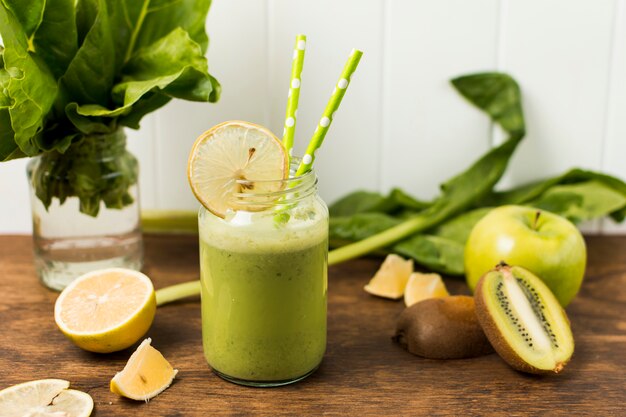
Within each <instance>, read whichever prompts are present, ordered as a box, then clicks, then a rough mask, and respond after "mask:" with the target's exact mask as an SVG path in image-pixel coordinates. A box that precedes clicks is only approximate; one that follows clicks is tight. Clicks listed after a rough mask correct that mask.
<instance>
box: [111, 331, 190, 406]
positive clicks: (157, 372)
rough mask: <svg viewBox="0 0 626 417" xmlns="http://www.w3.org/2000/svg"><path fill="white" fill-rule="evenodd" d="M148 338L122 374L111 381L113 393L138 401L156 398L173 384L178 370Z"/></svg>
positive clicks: (116, 375)
mask: <svg viewBox="0 0 626 417" xmlns="http://www.w3.org/2000/svg"><path fill="white" fill-rule="evenodd" d="M151 342H152V339H150V338H148V339H146V340H144V341H143V342H141V344H140V345H139V347H138V348H137V350H136V351H135V352H133V354H132V355H131V356H130V359H128V362H127V363H126V366H125V367H124V369H123V370H122V371H121V372H118V373H117V374H115V376H114V377H113V379H111V385H110V387H111V392H114V393H115V394H118V395H122V396H124V397H126V398H130V399H132V400H138V401H147V400H149V399H150V398H154V397H156V396H157V395H158V394H160V393H161V392H163V391H164V390H165V389H166V388H167V387H169V386H170V385H171V384H172V381H173V380H174V377H175V376H176V374H177V373H178V370H176V369H173V368H172V365H170V363H169V362H168V361H167V359H165V358H164V357H163V355H162V354H161V352H159V351H158V350H156V349H155V348H153V347H152V346H151V345H150V343H151Z"/></svg>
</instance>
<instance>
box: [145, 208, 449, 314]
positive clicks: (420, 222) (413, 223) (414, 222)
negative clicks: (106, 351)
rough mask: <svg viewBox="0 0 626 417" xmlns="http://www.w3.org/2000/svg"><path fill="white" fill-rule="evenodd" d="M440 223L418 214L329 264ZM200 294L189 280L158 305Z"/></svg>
mask: <svg viewBox="0 0 626 417" xmlns="http://www.w3.org/2000/svg"><path fill="white" fill-rule="evenodd" d="M436 223H438V220H437V219H435V216H430V217H426V216H416V217H413V218H411V219H409V220H406V221H404V222H402V223H400V224H399V225H397V226H394V227H392V228H390V229H387V230H385V231H384V232H381V233H378V234H376V235H374V236H370V237H368V238H367V239H363V240H360V241H358V242H355V243H351V244H349V245H346V246H343V247H341V248H337V249H335V250H332V251H330V252H329V253H328V265H335V264H338V263H341V262H344V261H348V260H350V259H354V258H358V257H359V256H363V255H367V254H368V253H370V252H372V251H375V250H376V249H381V248H384V247H386V246H389V245H391V244H392V243H394V242H397V241H398V240H401V239H404V238H406V237H408V236H410V235H412V234H414V233H418V232H421V231H423V230H426V229H428V228H430V227H432V226H434V225H435V224H436ZM198 294H200V281H199V280H197V281H189V282H185V283H182V284H177V285H172V286H170V287H165V288H161V289H160V290H158V291H157V292H156V297H157V306H162V305H164V304H167V303H171V302H173V301H178V300H180V299H181V298H185V297H191V296H194V295H198Z"/></svg>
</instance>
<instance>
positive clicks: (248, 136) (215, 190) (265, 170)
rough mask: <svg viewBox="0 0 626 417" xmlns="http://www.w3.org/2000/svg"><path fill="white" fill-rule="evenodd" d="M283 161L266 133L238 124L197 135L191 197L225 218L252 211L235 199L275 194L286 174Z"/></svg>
mask: <svg viewBox="0 0 626 417" xmlns="http://www.w3.org/2000/svg"><path fill="white" fill-rule="evenodd" d="M288 161H289V158H288V156H287V153H286V152H285V148H284V146H283V144H282V143H281V142H280V140H279V139H278V138H277V137H276V136H274V134H273V133H272V132H270V131H269V130H268V129H266V128H264V127H262V126H259V125H255V124H253V123H248V122H242V121H230V122H224V123H221V124H219V125H217V126H214V127H212V128H211V129H209V130H207V131H206V132H204V133H203V134H201V135H200V136H199V137H198V138H197V139H196V141H195V143H194V144H193V147H192V148H191V153H190V154H189V161H188V163H187V178H188V180H189V184H190V185H191V190H192V191H193V193H194V195H195V196H196V198H197V199H198V200H199V201H200V203H202V205H203V206H204V207H206V208H207V209H208V210H209V211H211V212H212V213H213V214H215V215H216V216H219V217H225V214H226V212H227V211H228V210H229V209H231V210H241V209H245V210H247V211H255V210H260V209H263V206H260V207H258V206H257V207H255V206H251V205H242V204H240V202H239V201H238V200H237V198H236V196H237V194H241V193H244V194H245V193H255V194H260V195H263V194H266V193H272V192H276V191H280V190H281V188H282V187H283V186H284V185H283V183H282V182H281V181H280V180H284V179H286V178H287V177H288V175H289V162H288Z"/></svg>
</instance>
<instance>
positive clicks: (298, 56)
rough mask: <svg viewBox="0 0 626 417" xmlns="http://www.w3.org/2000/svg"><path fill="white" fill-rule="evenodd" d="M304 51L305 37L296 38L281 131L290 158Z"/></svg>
mask: <svg viewBox="0 0 626 417" xmlns="http://www.w3.org/2000/svg"><path fill="white" fill-rule="evenodd" d="M305 49H306V36H305V35H298V36H296V46H295V47H294V49H293V62H292V63H291V78H290V80H289V95H288V96H287V111H286V112H285V128H284V130H283V145H284V146H285V149H286V150H287V155H289V157H290V158H291V155H292V154H293V137H294V134H295V132H296V116H297V113H298V100H299V98H300V84H301V74H302V65H303V64H304V50H305Z"/></svg>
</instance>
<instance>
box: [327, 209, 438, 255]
mask: <svg viewBox="0 0 626 417" xmlns="http://www.w3.org/2000/svg"><path fill="white" fill-rule="evenodd" d="M433 219H434V216H431V217H430V218H428V217H425V216H416V217H413V218H411V219H409V220H406V221H404V222H402V223H400V224H399V225H397V226H394V227H392V228H390V229H387V230H385V231H383V232H380V233H378V234H375V235H373V236H370V237H368V238H366V239H363V240H360V241H358V242H354V243H351V244H349V245H346V246H342V247H340V248H337V249H335V250H332V251H330V252H329V253H328V265H335V264H338V263H341V262H344V261H348V260H350V259H354V258H358V257H359V256H363V255H367V254H368V253H370V252H372V251H375V250H376V249H381V248H384V247H386V246H389V245H391V244H392V243H394V242H397V241H398V240H401V239H404V238H405V237H408V236H410V235H412V234H414V233H417V232H421V231H423V230H425V229H428V228H429V227H432V226H433V225H434V223H437V221H436V220H435V221H433Z"/></svg>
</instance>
